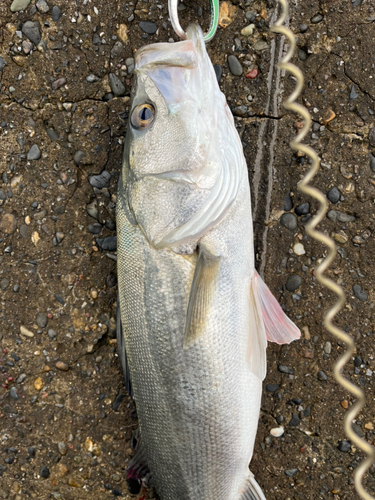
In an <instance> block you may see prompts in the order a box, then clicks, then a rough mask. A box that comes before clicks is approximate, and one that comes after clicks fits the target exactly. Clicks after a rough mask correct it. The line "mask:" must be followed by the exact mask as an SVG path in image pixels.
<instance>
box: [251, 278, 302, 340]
mask: <svg viewBox="0 0 375 500" xmlns="http://www.w3.org/2000/svg"><path fill="white" fill-rule="evenodd" d="M252 281H253V284H252V285H253V290H254V293H256V294H257V296H258V299H259V303H260V309H261V314H262V317H263V322H264V328H265V332H266V337H267V340H269V341H270V342H275V343H276V344H290V343H291V342H293V340H297V339H299V338H300V337H301V332H300V330H299V328H298V327H297V326H296V325H295V324H294V323H293V321H292V320H290V319H289V318H288V316H287V315H286V314H285V313H284V311H283V310H282V309H281V307H280V304H279V303H278V302H277V300H276V299H275V297H274V296H273V295H272V293H271V291H270V289H269V288H268V286H267V285H266V284H265V283H264V281H263V280H262V278H261V277H260V276H259V274H258V273H257V272H256V271H255V273H254V277H253V280H252Z"/></svg>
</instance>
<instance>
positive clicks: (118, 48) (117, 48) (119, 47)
mask: <svg viewBox="0 0 375 500" xmlns="http://www.w3.org/2000/svg"><path fill="white" fill-rule="evenodd" d="M123 26H124V25H123ZM120 38H121V37H120ZM123 50H124V45H123V44H122V43H121V42H120V41H117V42H116V43H115V44H114V46H113V47H112V49H111V56H112V57H117V56H119V55H121V54H122V52H123Z"/></svg>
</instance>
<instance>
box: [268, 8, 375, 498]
mask: <svg viewBox="0 0 375 500" xmlns="http://www.w3.org/2000/svg"><path fill="white" fill-rule="evenodd" d="M278 1H279V3H280V4H281V7H282V13H281V17H280V18H279V19H278V21H277V22H276V23H275V24H274V25H273V26H271V28H270V29H271V31H273V32H276V33H280V34H282V35H284V36H286V37H287V38H288V40H289V42H290V47H289V50H288V52H287V54H286V55H285V57H284V58H283V60H282V61H281V62H279V63H278V65H277V66H278V67H279V68H280V69H282V70H286V71H289V72H290V73H291V74H292V75H293V76H294V77H295V78H296V80H297V84H296V88H295V89H294V91H293V92H292V94H291V95H290V96H289V97H288V98H287V100H286V101H285V103H283V105H284V108H285V109H286V110H290V111H293V112H295V113H298V114H299V115H301V116H302V117H303V118H304V125H303V128H302V129H301V131H300V132H299V134H298V135H297V136H296V137H295V138H294V139H293V140H292V141H291V142H290V146H291V147H292V148H293V149H295V150H297V151H301V152H302V153H304V154H305V155H307V156H308V157H309V158H310V159H311V161H312V166H311V169H310V171H309V172H308V173H307V174H306V176H305V177H304V178H303V179H302V180H301V181H300V183H299V185H298V187H299V189H300V190H301V191H302V192H303V193H305V194H306V195H308V196H311V197H312V198H314V199H315V200H317V201H318V202H319V203H320V207H319V209H318V211H317V213H316V215H315V216H314V217H313V218H312V219H311V220H310V221H309V222H308V224H307V225H306V233H307V234H308V235H309V236H311V237H312V238H314V239H315V240H317V241H319V242H321V243H323V244H324V245H326V246H327V247H328V255H327V257H326V258H325V259H324V261H323V262H322V263H321V264H320V265H319V266H318V268H317V269H316V270H315V276H316V278H317V280H318V281H319V282H320V283H321V284H322V285H323V286H325V287H327V288H329V290H331V291H332V292H334V293H335V294H336V295H337V296H338V299H337V302H336V303H335V304H334V305H333V306H332V307H331V309H329V311H328V312H327V313H326V315H325V318H324V326H325V327H326V329H327V330H328V331H329V332H330V333H332V334H333V335H334V336H335V337H337V338H338V339H339V340H340V341H342V342H345V344H346V346H347V350H346V351H345V352H344V354H343V355H342V356H341V357H340V358H339V359H338V360H337V362H336V364H335V366H334V368H333V373H334V376H335V379H336V381H337V382H338V383H339V384H340V385H341V386H342V387H343V388H344V389H345V390H346V391H349V392H351V393H352V394H353V396H354V397H355V398H356V402H355V403H354V404H353V405H352V407H351V408H350V409H349V410H348V411H347V412H346V415H345V418H344V429H345V433H346V435H347V436H348V438H349V439H350V440H351V442H352V443H353V444H354V445H355V446H357V448H359V449H361V450H362V451H363V452H364V453H365V455H366V458H365V459H364V460H363V461H362V462H361V463H360V464H359V466H358V467H357V469H356V470H355V471H354V484H355V488H356V490H357V493H358V494H359V495H360V496H361V497H362V498H363V499H364V500H375V498H374V497H373V496H372V495H370V494H369V493H368V492H367V491H366V490H365V489H364V487H363V485H362V479H363V475H364V474H365V472H366V471H367V470H368V469H369V468H370V467H371V465H372V463H373V462H374V460H375V448H374V447H373V446H371V445H370V444H369V443H368V442H366V441H365V440H364V439H361V438H360V437H359V436H358V434H356V433H355V432H354V430H353V428H352V422H353V420H354V419H355V418H356V417H357V415H358V414H359V412H360V411H361V409H362V408H363V407H364V405H365V402H366V399H365V394H364V392H363V391H362V390H361V389H360V388H359V387H358V386H356V385H355V384H353V383H352V382H350V381H349V380H348V379H346V378H345V377H343V375H342V374H341V372H342V371H343V368H344V366H345V365H346V363H347V362H348V361H349V360H350V358H351V357H352V355H353V353H354V351H355V343H354V340H353V339H352V337H351V336H350V335H348V334H346V333H345V332H343V331H342V330H341V329H340V328H338V327H337V326H336V325H335V324H334V323H333V319H334V317H335V316H336V314H338V312H339V311H340V310H341V309H342V307H343V305H344V304H345V293H344V291H343V289H342V288H341V287H340V286H339V285H337V284H336V283H335V282H334V281H332V280H331V279H329V278H327V277H326V276H324V272H325V271H326V270H327V269H328V268H329V267H330V265H331V264H332V262H333V260H334V259H335V257H336V254H337V249H336V244H335V242H334V241H333V240H332V238H330V237H329V236H327V235H325V234H323V233H322V232H321V231H317V230H316V226H317V225H318V224H319V223H320V222H322V220H323V218H324V217H325V215H326V212H327V209H328V202H327V198H326V197H325V196H324V195H323V194H322V193H321V192H320V191H319V190H318V189H317V188H315V187H313V186H311V185H310V184H309V183H310V181H311V180H312V179H313V178H314V177H315V175H316V174H317V172H318V171H319V167H320V159H319V157H318V155H317V154H316V152H315V151H314V149H313V148H312V147H310V146H308V145H306V144H302V140H303V139H304V138H305V136H306V134H307V133H308V131H309V129H310V125H311V116H310V113H309V112H308V110H307V109H306V108H305V107H304V106H302V105H301V104H299V103H297V102H296V100H297V98H298V97H299V96H300V94H301V92H302V88H303V74H302V72H301V70H300V69H299V68H298V67H297V66H295V65H294V64H292V63H290V60H291V59H292V56H293V54H294V51H295V47H296V40H295V36H294V34H293V32H292V31H291V30H290V29H289V28H287V27H285V26H284V23H285V20H286V17H287V14H288V0H278Z"/></svg>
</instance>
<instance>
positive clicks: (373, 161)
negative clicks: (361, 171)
mask: <svg viewBox="0 0 375 500" xmlns="http://www.w3.org/2000/svg"><path fill="white" fill-rule="evenodd" d="M370 169H371V171H372V172H375V156H374V155H373V154H370Z"/></svg>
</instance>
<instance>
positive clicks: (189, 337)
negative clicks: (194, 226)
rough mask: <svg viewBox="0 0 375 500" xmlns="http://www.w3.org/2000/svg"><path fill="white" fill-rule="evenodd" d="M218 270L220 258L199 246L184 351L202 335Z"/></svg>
mask: <svg viewBox="0 0 375 500" xmlns="http://www.w3.org/2000/svg"><path fill="white" fill-rule="evenodd" d="M219 269H220V256H218V255H214V254H213V253H211V252H210V251H209V250H208V249H206V248H205V247H204V246H203V245H200V246H199V251H198V260H197V263H196V266H195V271H194V277H193V281H192V284H191V289H190V296H189V304H188V308H187V313H186V323H185V338H184V349H187V348H188V347H190V346H191V345H192V344H193V343H194V342H195V341H196V340H197V339H198V338H199V337H200V336H201V335H202V333H203V330H204V327H205V324H206V321H207V319H208V317H209V311H210V307H211V303H212V298H213V294H214V290H215V286H216V283H217V278H218V276H219Z"/></svg>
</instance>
